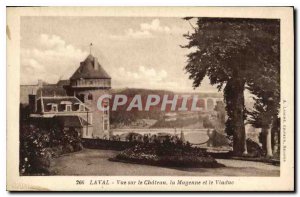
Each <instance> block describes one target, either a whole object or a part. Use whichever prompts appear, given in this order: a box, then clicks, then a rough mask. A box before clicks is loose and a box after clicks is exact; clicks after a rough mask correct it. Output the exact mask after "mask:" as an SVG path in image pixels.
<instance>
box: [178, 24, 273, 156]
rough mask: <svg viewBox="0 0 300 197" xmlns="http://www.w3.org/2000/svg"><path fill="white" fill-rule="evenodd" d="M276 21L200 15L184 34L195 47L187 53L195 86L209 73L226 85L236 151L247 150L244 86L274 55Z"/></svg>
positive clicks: (214, 80) (212, 79) (230, 130)
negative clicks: (245, 148) (245, 142)
mask: <svg viewBox="0 0 300 197" xmlns="http://www.w3.org/2000/svg"><path fill="white" fill-rule="evenodd" d="M190 19H191V18H186V20H190ZM277 22H278V20H265V19H239V18H198V19H197V22H196V27H194V30H195V31H194V32H193V33H192V34H190V33H188V34H186V35H185V37H186V38H187V39H188V40H189V44H188V45H186V46H184V47H185V48H188V49H194V50H193V52H191V53H190V54H188V63H187V65H186V67H185V70H186V71H187V72H188V73H189V78H190V79H192V80H193V86H194V87H195V88H196V87H199V86H200V85H201V82H202V81H203V79H204V77H205V76H208V77H209V79H210V83H211V84H212V85H216V86H217V87H218V89H219V90H222V89H223V91H224V100H225V102H226V112H227V115H228V119H227V121H226V128H225V130H226V132H227V134H228V135H233V148H234V151H235V152H236V153H237V154H241V153H242V152H243V150H244V141H245V128H244V120H245V118H246V110H245V106H244V90H245V86H246V84H248V83H250V84H252V83H257V82H256V81H255V79H254V78H253V76H257V75H259V72H258V69H259V68H260V67H261V66H262V65H264V64H266V60H265V59H272V57H271V56H272V55H271V56H270V55H269V53H270V52H271V51H272V50H273V49H272V47H273V45H272V43H273V41H272V39H274V37H272V36H273V30H272V28H270V27H272V26H274V24H277ZM261 51H262V53H261ZM270 74H271V73H269V75H270ZM263 82H264V81H263V80H262V83H263Z"/></svg>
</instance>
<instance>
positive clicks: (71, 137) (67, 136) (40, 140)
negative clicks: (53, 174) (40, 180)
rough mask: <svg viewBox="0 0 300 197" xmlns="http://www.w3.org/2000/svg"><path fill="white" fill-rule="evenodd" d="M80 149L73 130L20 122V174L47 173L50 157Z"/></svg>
mask: <svg viewBox="0 0 300 197" xmlns="http://www.w3.org/2000/svg"><path fill="white" fill-rule="evenodd" d="M81 149H82V145H81V139H80V137H79V136H78V135H76V134H74V131H73V130H69V131H66V130H63V129H59V128H58V127H53V128H48V129H45V128H43V129H41V128H38V127H36V126H35V125H32V124H31V125H30V124H22V125H21V129H20V174H22V175H33V174H48V168H49V167H50V162H51V159H52V157H58V156H60V155H61V154H63V153H69V152H74V151H79V150H81Z"/></svg>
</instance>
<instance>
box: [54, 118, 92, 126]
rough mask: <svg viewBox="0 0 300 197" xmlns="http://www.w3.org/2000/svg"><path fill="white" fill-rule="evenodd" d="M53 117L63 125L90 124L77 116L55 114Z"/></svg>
mask: <svg viewBox="0 0 300 197" xmlns="http://www.w3.org/2000/svg"><path fill="white" fill-rule="evenodd" d="M54 118H55V119H56V120H57V121H58V123H59V124H60V125H62V126H63V127H83V126H88V125H91V124H89V123H88V122H87V121H85V120H84V119H82V118H81V117H79V116H55V117H54Z"/></svg>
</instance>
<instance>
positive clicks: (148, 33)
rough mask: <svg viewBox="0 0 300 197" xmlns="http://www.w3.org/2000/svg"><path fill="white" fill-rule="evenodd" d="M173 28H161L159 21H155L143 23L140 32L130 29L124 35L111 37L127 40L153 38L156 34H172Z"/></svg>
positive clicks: (112, 36)
mask: <svg viewBox="0 0 300 197" xmlns="http://www.w3.org/2000/svg"><path fill="white" fill-rule="evenodd" d="M170 32H171V28H170V27H168V26H161V24H160V20H159V19H153V20H152V21H151V22H150V23H141V24H140V28H139V29H138V30H134V29H132V28H129V29H127V30H125V34H124V35H111V38H113V39H125V38H135V39H139V38H152V37H154V34H156V33H170Z"/></svg>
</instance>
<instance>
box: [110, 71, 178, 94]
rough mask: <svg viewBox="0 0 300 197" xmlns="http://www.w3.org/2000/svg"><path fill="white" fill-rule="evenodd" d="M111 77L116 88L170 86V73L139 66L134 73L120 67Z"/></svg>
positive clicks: (159, 87) (160, 87)
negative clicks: (168, 79) (168, 80)
mask: <svg viewBox="0 0 300 197" xmlns="http://www.w3.org/2000/svg"><path fill="white" fill-rule="evenodd" d="M111 75H112V79H113V82H114V85H115V86H116V87H124V86H125V87H132V88H141V87H144V88H147V87H149V88H154V89H162V88H164V87H165V86H166V85H168V84H166V81H167V78H168V73H167V72H166V71H165V70H164V69H161V70H156V69H154V68H149V67H145V66H139V67H138V68H137V69H136V70H134V71H132V70H129V69H126V68H124V67H119V68H118V69H116V70H115V71H114V72H112V73H111ZM162 84H164V86H162ZM176 85H177V84H176Z"/></svg>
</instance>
